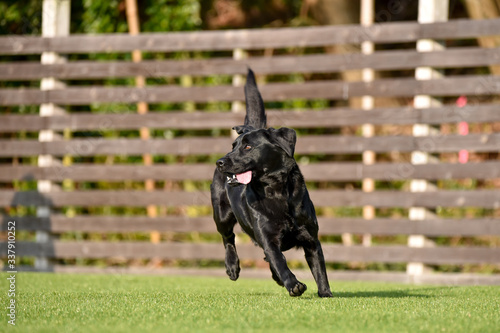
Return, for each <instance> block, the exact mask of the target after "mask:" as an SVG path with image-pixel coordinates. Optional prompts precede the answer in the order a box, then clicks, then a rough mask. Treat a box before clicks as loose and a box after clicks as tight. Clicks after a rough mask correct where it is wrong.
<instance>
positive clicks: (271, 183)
mask: <svg viewBox="0 0 500 333" xmlns="http://www.w3.org/2000/svg"><path fill="white" fill-rule="evenodd" d="M287 164H288V165H287V167H286V168H284V169H281V170H279V171H275V172H269V171H266V172H264V174H263V175H261V176H260V177H259V178H258V180H257V181H256V182H252V183H251V186H252V189H253V190H254V191H256V192H257V193H258V194H259V195H260V196H262V197H266V198H286V197H287V191H288V185H289V179H290V177H291V176H292V175H293V170H294V169H298V167H297V164H296V163H295V160H292V161H290V162H288V163H287Z"/></svg>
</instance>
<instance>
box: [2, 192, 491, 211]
mask: <svg viewBox="0 0 500 333" xmlns="http://www.w3.org/2000/svg"><path fill="white" fill-rule="evenodd" d="M310 194H311V199H312V201H313V202H314V204H315V205H316V206H334V207H341V206H354V207H357V206H366V205H371V206H374V207H438V206H444V207H484V208H500V191H496V190H469V191H462V190H460V191H436V192H401V191H389V190H388V191H376V192H369V193H368V192H362V191H341V190H314V191H311V192H310ZM17 205H35V206H40V205H43V206H54V207H61V206H133V207H146V206H147V205H165V206H184V205H204V206H209V205H210V193H209V192H205V191H196V192H183V191H153V192H146V191H129V190H123V191H116V190H113V191H111V190H110V191H99V190H92V191H71V192H66V191H64V192H62V191H61V192H50V193H43V194H42V193H39V192H36V191H25V192H15V191H11V190H0V206H17Z"/></svg>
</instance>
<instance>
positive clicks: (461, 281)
mask: <svg viewBox="0 0 500 333" xmlns="http://www.w3.org/2000/svg"><path fill="white" fill-rule="evenodd" d="M18 270H19V271H33V269H32V268H31V269H30V268H29V267H26V268H25V267H22V268H21V269H18ZM50 271H51V272H54V273H65V274H115V275H116V274H119V275H124V274H140V275H176V276H210V277H222V278H227V274H226V269H225V268H150V267H95V266H71V265H64V266H63V265H55V266H53V267H52V269H51V270H50ZM293 273H294V274H295V276H296V277H297V278H298V279H299V280H306V279H312V275H311V272H310V271H308V270H297V269H294V270H293ZM327 273H328V279H329V280H330V281H349V282H352V281H372V282H391V283H408V284H409V283H411V284H425V285H429V284H432V285H446V286H470V285H473V286H480V285H490V286H497V285H500V275H498V274H496V275H484V274H468V273H432V274H424V275H409V274H406V273H403V272H379V271H330V270H329V271H328V272H327ZM270 274H271V273H270V271H269V269H265V268H258V269H248V268H247V269H243V270H242V271H241V273H240V277H241V278H252V279H270V278H271V275H270ZM333 294H334V296H341V297H342V296H345V295H350V294H349V293H344V292H336V291H335V289H334V292H333Z"/></svg>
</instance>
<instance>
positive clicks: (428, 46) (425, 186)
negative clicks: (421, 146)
mask: <svg viewBox="0 0 500 333" xmlns="http://www.w3.org/2000/svg"><path fill="white" fill-rule="evenodd" d="M418 7H419V8H418V22H419V23H432V22H439V21H447V20H448V1H447V0H429V1H419V5H418ZM442 48H443V46H442V45H441V44H439V43H438V42H436V41H434V40H429V39H421V40H418V41H417V51H419V52H432V51H436V50H440V49H442ZM440 76H441V73H440V72H439V71H437V70H435V69H433V68H431V67H418V68H416V70H415V78H416V79H417V80H432V79H435V78H438V77H440ZM413 103H414V107H415V108H417V109H423V108H430V107H435V106H439V105H441V102H440V101H439V100H437V99H435V98H433V97H432V96H428V95H417V96H415V98H414V102H413ZM435 132H436V131H435V129H434V128H433V127H431V126H429V125H424V124H415V125H413V135H414V136H431V135H433V134H434V133H435ZM432 160H433V157H432V156H431V155H430V154H429V153H426V152H422V151H415V152H412V154H411V162H412V164H428V163H432ZM433 188H434V186H433V184H431V183H429V182H428V181H425V180H423V179H414V180H412V181H411V183H410V190H411V191H412V192H426V191H432V190H433ZM432 216H433V214H432V212H430V211H428V210H427V209H425V208H423V207H412V208H410V210H409V219H410V220H424V219H427V218H430V217H432ZM426 243H428V240H427V239H426V238H425V237H424V236H423V235H410V236H409V237H408V246H409V247H424V246H426ZM406 272H407V274H409V275H422V274H423V273H424V272H425V266H424V264H423V263H418V262H410V263H408V265H407V266H406Z"/></svg>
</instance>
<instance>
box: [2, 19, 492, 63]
mask: <svg viewBox="0 0 500 333" xmlns="http://www.w3.org/2000/svg"><path fill="white" fill-rule="evenodd" d="M498 31H500V20H499V19H492V20H480V21H475V20H474V21H473V20H456V21H450V22H446V23H433V24H418V23H415V22H391V23H384V24H375V25H372V26H370V27H360V26H358V25H346V26H323V27H302V28H271V29H253V30H248V29H241V30H224V31H197V32H175V33H168V34H164V33H145V34H141V35H138V36H129V35H127V34H101V35H94V36H92V35H72V36H71V37H58V38H51V39H48V38H40V37H30V36H19V37H14V36H8V37H0V54H4V55H12V54H37V53H41V52H57V53H103V52H106V53H107V52H130V51H132V50H142V51H153V52H175V51H216V50H232V49H235V48H242V49H247V50H252V49H265V48H285V47H290V46H299V47H316V46H325V45H334V44H360V43H361V42H363V41H371V42H374V43H396V42H409V41H415V40H418V39H423V38H428V39H457V38H475V37H479V36H489V35H498V34H499V33H498Z"/></svg>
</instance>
